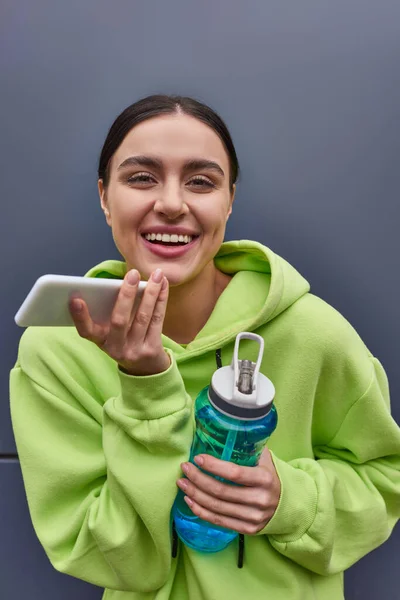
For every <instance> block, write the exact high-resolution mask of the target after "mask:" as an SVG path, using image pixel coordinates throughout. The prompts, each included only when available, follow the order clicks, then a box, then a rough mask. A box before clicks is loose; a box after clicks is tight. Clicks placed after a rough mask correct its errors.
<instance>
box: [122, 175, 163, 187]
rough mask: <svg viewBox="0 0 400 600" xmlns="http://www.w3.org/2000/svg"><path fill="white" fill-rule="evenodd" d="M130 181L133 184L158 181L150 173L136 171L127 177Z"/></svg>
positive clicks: (146, 183)
mask: <svg viewBox="0 0 400 600" xmlns="http://www.w3.org/2000/svg"><path fill="white" fill-rule="evenodd" d="M127 181H128V183H130V184H133V185H148V184H153V183H156V180H155V179H154V177H153V176H152V175H150V173H135V175H131V177H128V179H127Z"/></svg>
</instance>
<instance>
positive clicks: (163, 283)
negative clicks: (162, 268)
mask: <svg viewBox="0 0 400 600" xmlns="http://www.w3.org/2000/svg"><path fill="white" fill-rule="evenodd" d="M167 285H168V279H167V278H166V277H164V279H163V282H162V286H161V289H162V290H165V289H166V287H167Z"/></svg>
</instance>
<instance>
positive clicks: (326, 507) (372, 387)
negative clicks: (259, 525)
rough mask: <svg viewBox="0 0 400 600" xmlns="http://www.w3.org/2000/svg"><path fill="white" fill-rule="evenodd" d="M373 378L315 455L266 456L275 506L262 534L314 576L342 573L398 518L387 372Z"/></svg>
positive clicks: (398, 467) (397, 442)
mask: <svg viewBox="0 0 400 600" xmlns="http://www.w3.org/2000/svg"><path fill="white" fill-rule="evenodd" d="M370 364H371V366H372V372H373V373H372V378H371V380H370V383H369V385H368V388H367V389H366V390H365V392H364V393H363V394H362V395H361V396H360V397H359V398H358V399H357V400H356V401H355V402H354V403H353V404H352V405H351V406H350V408H349V409H348V411H347V413H346V415H345V417H344V419H343V421H342V423H341V425H340V427H339V429H338V431H337V432H336V434H335V435H334V437H333V439H332V440H331V441H330V443H328V444H327V445H325V446H318V447H315V448H314V454H315V458H316V460H312V459H309V458H298V459H295V460H291V461H289V462H285V461H283V460H281V459H280V458H278V457H277V456H276V455H272V458H273V461H274V464H275V467H276V470H277V473H278V476H279V478H280V481H281V498H280V502H279V505H278V508H277V510H276V512H275V514H274V516H273V518H272V519H271V521H270V522H269V523H268V524H267V526H266V527H265V528H264V529H263V530H262V531H260V532H259V533H260V534H267V535H268V536H269V540H270V542H271V544H272V546H273V547H274V548H275V549H276V550H278V551H279V552H280V553H281V554H283V555H284V556H287V557H288V558H290V559H291V560H293V561H295V562H296V563H298V564H300V565H302V566H303V567H306V568H307V569H309V570H310V571H313V572H315V573H318V574H320V575H330V574H333V573H338V572H341V571H343V570H345V569H347V568H348V567H350V566H351V565H352V564H353V563H355V562H356V561H357V560H359V559H360V558H361V557H363V556H364V555H365V554H367V553H368V552H370V551H371V550H373V549H375V548H376V547H378V546H379V545H380V544H382V543H383V542H384V541H385V540H386V539H387V538H388V537H389V535H390V533H391V531H392V529H393V527H394V525H395V523H396V521H397V519H398V518H399V516H400V430H399V427H398V426H397V424H396V423H395V421H394V420H393V419H392V417H391V416H390V409H389V390H388V384H387V379H386V374H385V372H384V370H383V368H382V366H381V364H380V363H379V361H378V360H377V359H376V358H374V357H370Z"/></svg>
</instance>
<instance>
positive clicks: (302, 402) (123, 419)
mask: <svg viewBox="0 0 400 600" xmlns="http://www.w3.org/2000/svg"><path fill="white" fill-rule="evenodd" d="M238 172H239V166H238V161H237V157H236V152H235V149H234V146H233V143H232V140H231V137H230V134H229V132H228V129H227V128H226V125H225V124H224V122H223V121H222V119H221V118H220V117H219V116H218V115H217V114H216V113H215V112H214V111H213V110H212V109H211V108H209V107H208V106H206V105H204V104H201V103H200V102H197V101H196V100H193V99H191V98H183V97H180V96H159V95H158V96H150V97H148V98H144V99H143V100H140V101H139V102H136V103H135V104H133V105H131V106H130V107H128V108H127V109H126V110H125V111H124V112H123V113H122V114H121V115H120V116H119V117H117V119H116V120H115V122H114V124H113V125H112V127H111V129H110V131H109V133H108V136H107V138H106V141H105V143H104V147H103V150H102V152H101V156H100V162H99V170H98V190H99V196H100V203H101V208H102V210H103V212H104V215H105V218H106V221H107V223H108V225H109V226H110V228H111V231H112V235H113V238H114V241H115V244H116V246H117V248H118V250H119V252H120V253H121V255H122V257H123V261H110V260H109V261H105V262H102V263H101V264H99V265H97V266H95V267H93V268H92V269H91V270H90V271H89V273H87V277H109V278H121V279H123V283H122V286H121V289H120V292H119V295H118V299H117V301H116V304H115V307H114V309H113V313H112V316H111V319H110V322H109V323H107V324H103V325H99V324H98V323H96V322H94V321H93V320H92V318H91V315H90V314H89V311H88V308H87V305H86V304H85V302H83V301H82V300H77V301H76V303H73V304H71V314H72V317H73V319H74V323H75V328H48V329H47V330H46V329H44V328H41V329H38V328H36V329H35V328H28V330H27V331H26V332H25V333H24V335H23V336H22V339H21V343H20V347H19V354H18V361H17V363H16V365H15V367H14V369H13V370H12V373H11V413H12V419H13V427H14V434H15V439H16V443H17V448H18V453H19V457H20V462H21V468H22V472H23V476H24V483H25V487H26V493H27V497H28V503H29V508H30V512H31V516H32V521H33V524H34V527H35V531H36V533H37V535H38V537H39V539H40V541H41V543H42V544H43V547H44V548H45V550H46V552H47V554H48V556H49V559H50V560H51V562H52V564H53V565H54V566H55V568H57V569H58V570H60V571H62V572H65V573H69V574H70V575H73V576H75V577H79V578H81V579H84V580H86V581H89V582H92V583H94V584H96V585H99V586H104V587H105V588H106V590H105V593H104V598H105V599H106V600H143V599H144V598H146V600H150V599H154V600H190V599H196V600H197V599H200V598H201V599H203V600H211V598H218V599H219V598H224V597H228V598H230V599H232V600H236V599H239V598H246V599H249V600H255V599H257V600H258V599H259V598H265V597H267V596H268V597H270V598H273V600H303V599H304V598H307V599H309V598H314V599H315V600H342V599H343V571H344V570H345V569H346V568H348V567H349V566H351V565H352V564H353V563H354V562H356V561H357V560H358V559H359V558H361V557H362V556H364V555H365V554H367V553H368V552H370V551H371V550H372V549H374V548H376V547H377V546H378V545H379V544H381V543H382V542H384V541H385V539H386V538H387V537H388V536H389V534H390V532H391V530H392V529H393V527H394V525H395V523H396V521H397V519H398V517H399V514H400V433H399V428H398V426H397V424H396V423H395V422H394V420H393V419H392V417H391V415H390V404H389V387H388V382H387V379H386V374H385V371H384V370H383V367H382V365H381V364H380V362H379V361H378V359H376V358H375V357H374V356H372V355H371V353H370V352H369V350H368V349H367V348H366V346H365V345H364V343H363V342H362V340H361V339H360V337H359V335H358V334H357V333H356V331H355V330H354V329H353V328H352V327H351V325H350V324H349V323H348V322H347V321H346V320H345V319H344V318H343V317H342V316H341V315H339V313H337V311H335V310H334V309H333V308H332V307H330V306H329V305H327V304H326V303H325V302H323V301H322V300H321V299H319V298H317V297H316V296H314V295H312V294H310V293H309V290H310V286H309V284H308V282H307V281H306V280H305V279H304V278H303V277H302V276H301V275H300V273H298V272H297V271H296V270H295V269H294V268H293V267H292V266H291V265H289V263H288V262H287V261H286V260H284V259H283V258H280V257H279V256H277V255H276V254H275V253H274V252H273V251H272V250H270V249H269V248H267V247H266V246H263V245H262V244H261V243H258V242H256V241H249V240H240V241H233V242H225V243H224V242H223V240H224V235H225V228H226V223H227V220H228V218H229V216H230V214H231V212H232V206H233V201H234V196H235V189H236V182H237V177H238ZM140 279H146V280H147V281H148V283H147V286H146V289H145V292H144V294H143V297H142V299H141V302H140V305H139V307H138V308H137V310H136V309H134V306H136V305H135V298H136V294H137V290H138V283H139V280H140ZM242 331H253V332H256V333H257V334H259V335H260V336H262V338H263V339H264V342H265V351H264V360H263V362H262V364H261V367H260V372H261V373H263V374H264V375H266V376H267V377H268V378H269V379H270V380H271V381H272V382H273V384H274V386H275V389H276V405H277V409H278V414H279V423H278V427H277V430H276V431H275V433H274V435H273V437H272V438H271V440H270V442H269V445H268V448H265V449H264V451H263V453H262V456H261V460H260V463H259V464H258V465H257V466H255V467H244V466H239V465H234V464H231V463H229V462H225V461H222V460H219V459H217V458H215V457H212V456H208V455H207V454H201V455H199V456H197V457H195V459H194V460H195V462H196V465H199V466H201V469H200V468H198V467H197V466H196V465H195V464H194V463H191V462H187V459H188V456H189V452H190V446H191V441H192V437H193V426H194V419H193V401H194V399H195V398H196V396H197V395H198V394H199V392H200V391H201V390H202V389H203V388H205V386H207V385H208V384H209V383H210V380H211V377H212V375H213V373H214V371H215V369H216V367H221V366H222V365H225V366H229V365H230V364H231V358H232V354H233V349H234V343H235V339H236V336H237V334H238V333H240V332H242ZM244 349H245V351H246V357H247V358H249V359H251V357H252V352H253V350H252V348H251V347H249V346H246V347H245V348H244ZM254 383H255V384H256V383H257V382H254ZM210 473H211V474H214V475H215V476H216V477H218V478H219V480H216V479H215V478H214V477H211V476H210V475H209V474H210ZM183 474H184V476H183ZM221 479H222V480H221ZM232 484H235V485H232ZM178 487H179V488H180V489H181V490H183V492H184V494H185V500H186V502H187V504H188V507H190V510H191V511H192V512H193V513H194V515H196V516H198V517H200V518H201V519H204V520H206V521H209V522H210V523H213V524H217V525H219V526H221V527H225V528H228V529H233V530H234V531H237V532H239V534H241V535H240V538H239V539H240V543H239V550H240V551H242V549H243V544H244V536H246V537H245V540H246V544H245V547H246V551H245V561H244V565H243V568H240V569H238V568H237V567H236V556H237V554H236V551H237V549H236V548H234V545H233V544H231V545H230V546H228V547H227V548H226V549H224V550H222V551H220V552H218V553H216V554H214V555H211V556H207V557H205V556H204V555H201V554H199V553H197V552H196V551H194V550H192V549H190V548H187V547H185V546H184V544H180V547H179V550H178V552H176V551H175V550H176V546H175V544H173V550H174V551H173V552H171V545H172V539H171V538H172V534H173V528H172V524H171V518H170V515H171V507H172V505H173V502H174V499H175V496H176V493H177V489H178ZM188 510H189V509H188ZM188 514H189V516H190V514H191V513H190V511H189V513H188ZM172 555H173V556H172ZM239 566H242V561H240V562H239ZM321 575H322V576H323V577H321Z"/></svg>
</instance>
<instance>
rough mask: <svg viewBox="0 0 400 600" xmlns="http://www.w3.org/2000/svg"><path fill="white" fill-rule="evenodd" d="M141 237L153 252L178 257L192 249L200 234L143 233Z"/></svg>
mask: <svg viewBox="0 0 400 600" xmlns="http://www.w3.org/2000/svg"><path fill="white" fill-rule="evenodd" d="M141 238H142V240H143V243H144V245H145V247H146V248H147V249H148V250H150V252H152V253H153V254H156V255H157V256H160V257H162V258H176V257H179V256H183V255H184V254H186V253H187V252H188V251H189V250H191V249H192V248H193V246H194V245H195V244H196V243H197V241H198V239H199V238H200V236H199V235H189V236H188V235H179V236H178V235H161V234H157V235H155V234H142V235H141ZM157 238H158V239H157ZM160 238H161V239H160Z"/></svg>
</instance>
